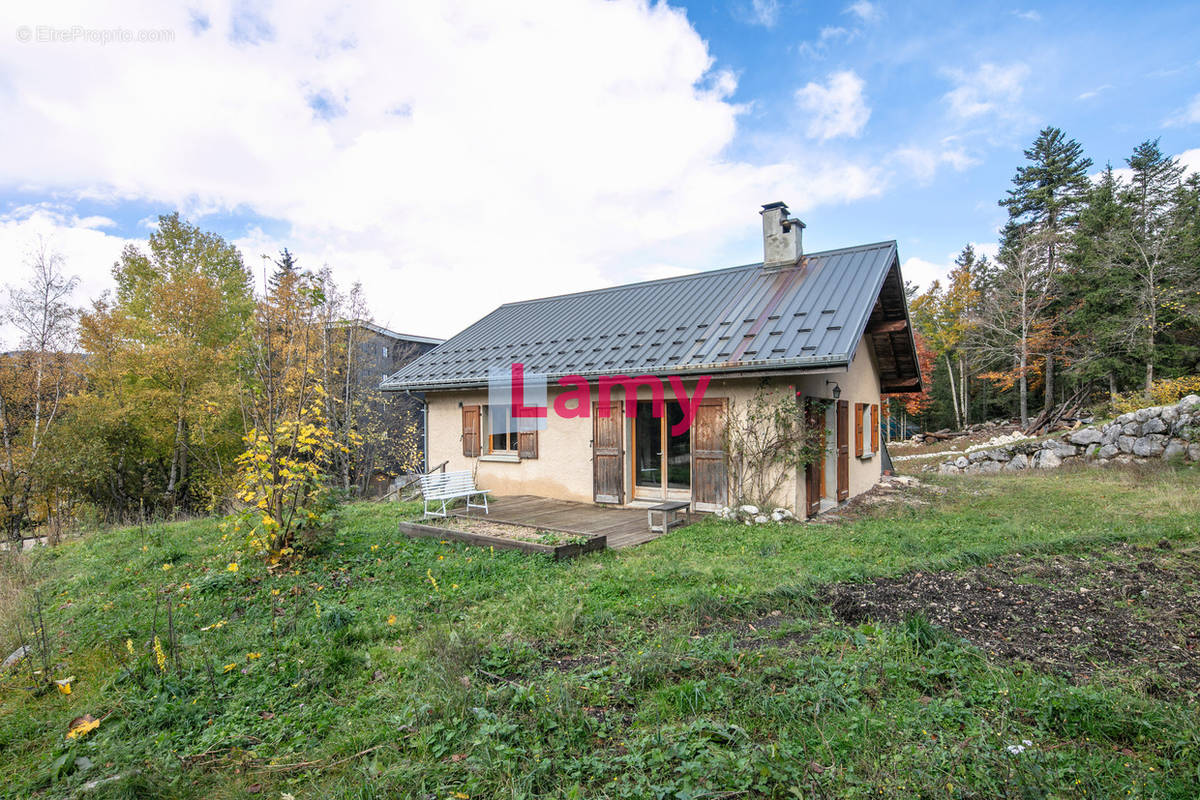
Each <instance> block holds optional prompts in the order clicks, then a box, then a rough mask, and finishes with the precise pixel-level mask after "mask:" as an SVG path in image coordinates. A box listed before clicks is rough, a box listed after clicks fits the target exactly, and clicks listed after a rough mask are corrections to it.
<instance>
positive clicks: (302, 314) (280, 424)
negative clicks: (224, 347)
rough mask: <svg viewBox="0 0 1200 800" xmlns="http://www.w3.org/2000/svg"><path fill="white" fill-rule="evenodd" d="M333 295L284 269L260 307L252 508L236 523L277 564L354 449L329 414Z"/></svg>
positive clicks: (252, 391)
mask: <svg viewBox="0 0 1200 800" xmlns="http://www.w3.org/2000/svg"><path fill="white" fill-rule="evenodd" d="M325 300H326V296H325V287H324V286H323V284H322V281H321V280H320V279H319V277H318V276H314V275H313V274H312V273H308V272H301V271H299V270H296V271H284V272H281V273H277V274H276V279H275V280H272V281H270V282H269V284H268V290H267V294H266V296H265V297H263V298H262V300H260V301H259V302H258V304H257V308H256V310H255V314H254V324H253V330H252V335H251V337H250V342H249V358H248V360H247V362H246V363H247V367H246V372H245V374H244V375H243V381H242V393H241V403H242V408H243V414H244V417H245V419H246V421H247V430H246V432H245V434H244V436H243V442H244V445H245V450H244V451H243V452H242V454H241V455H240V456H238V458H237V465H238V486H237V500H238V501H239V502H240V503H241V504H242V505H243V509H244V510H243V511H242V512H240V513H239V514H238V515H237V519H236V520H235V522H234V526H235V532H236V533H237V534H238V535H239V537H240V538H241V539H242V541H243V542H244V543H245V546H246V547H247V548H248V549H249V550H251V551H252V552H254V553H259V554H263V555H264V556H265V557H266V558H267V559H268V561H269V562H271V563H275V562H278V561H279V559H281V558H283V557H286V556H288V555H290V554H291V553H292V552H293V546H294V544H295V537H296V534H297V532H298V531H300V530H302V529H303V528H305V527H306V526H309V525H311V524H312V523H313V522H314V521H315V520H316V519H317V518H318V517H319V514H320V512H321V510H322V509H323V507H324V504H325V503H326V502H327V500H328V498H329V491H328V490H329V486H330V483H331V480H330V478H331V474H332V469H333V465H334V460H335V454H343V455H344V453H345V451H346V450H347V449H348V448H347V447H346V446H345V445H343V444H342V443H341V442H339V441H338V439H337V437H336V436H335V434H334V432H333V430H332V429H331V428H330V426H329V421H328V418H327V405H326V404H327V401H328V392H327V391H326V387H325V385H324V383H323V380H322V369H323V345H324V336H325V334H324V330H323V327H324V326H323V324H322V315H321V309H322V307H323V305H324V303H325ZM350 436H351V438H352V440H353V437H354V436H355V434H354V433H353V432H352V433H351V434H350ZM352 443H353V441H352Z"/></svg>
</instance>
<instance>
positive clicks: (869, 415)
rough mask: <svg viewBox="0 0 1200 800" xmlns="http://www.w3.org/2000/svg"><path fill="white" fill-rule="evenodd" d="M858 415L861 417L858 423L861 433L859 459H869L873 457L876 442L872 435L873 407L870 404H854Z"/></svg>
mask: <svg viewBox="0 0 1200 800" xmlns="http://www.w3.org/2000/svg"><path fill="white" fill-rule="evenodd" d="M856 405H857V408H858V413H859V414H860V415H861V416H860V418H859V421H858V424H859V426H860V427H859V430H860V431H862V432H863V433H862V439H861V444H860V447H861V450H862V452H861V453H860V456H859V457H860V458H871V457H872V456H874V455H875V443H876V441H878V440H877V438H876V434H874V433H872V431H873V426H874V424H875V411H874V406H872V405H871V404H870V403H858V404H856Z"/></svg>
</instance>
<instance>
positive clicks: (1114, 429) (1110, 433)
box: [1101, 425, 1121, 444]
mask: <svg viewBox="0 0 1200 800" xmlns="http://www.w3.org/2000/svg"><path fill="white" fill-rule="evenodd" d="M1120 435H1121V426H1120V425H1105V426H1104V438H1103V439H1102V440H1101V441H1102V443H1103V444H1116V443H1117V437H1118V436H1120Z"/></svg>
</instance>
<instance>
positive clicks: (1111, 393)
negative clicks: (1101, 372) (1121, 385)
mask: <svg viewBox="0 0 1200 800" xmlns="http://www.w3.org/2000/svg"><path fill="white" fill-rule="evenodd" d="M1108 400H1109V402H1110V403H1115V402H1116V400H1117V375H1116V373H1115V372H1110V373H1108Z"/></svg>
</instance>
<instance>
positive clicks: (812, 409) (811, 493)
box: [804, 397, 825, 517]
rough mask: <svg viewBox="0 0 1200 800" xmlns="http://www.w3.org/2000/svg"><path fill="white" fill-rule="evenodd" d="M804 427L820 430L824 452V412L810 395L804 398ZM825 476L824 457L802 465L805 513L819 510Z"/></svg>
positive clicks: (815, 512)
mask: <svg viewBox="0 0 1200 800" xmlns="http://www.w3.org/2000/svg"><path fill="white" fill-rule="evenodd" d="M804 427H805V429H806V430H809V431H813V430H821V431H822V433H821V452H822V453H824V452H825V444H824V441H825V434H824V432H823V431H824V428H825V414H824V412H823V409H822V408H821V406H820V403H818V402H817V400H816V399H814V398H812V397H806V398H804ZM824 476H825V459H824V457H823V456H822V457H821V458H818V459H816V460H815V461H813V462H812V463H811V464H806V465H805V466H804V502H805V508H806V509H807V514H808V516H810V517H815V516H816V515H817V514H818V513H819V512H820V511H821V481H822V479H823V478H824Z"/></svg>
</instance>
